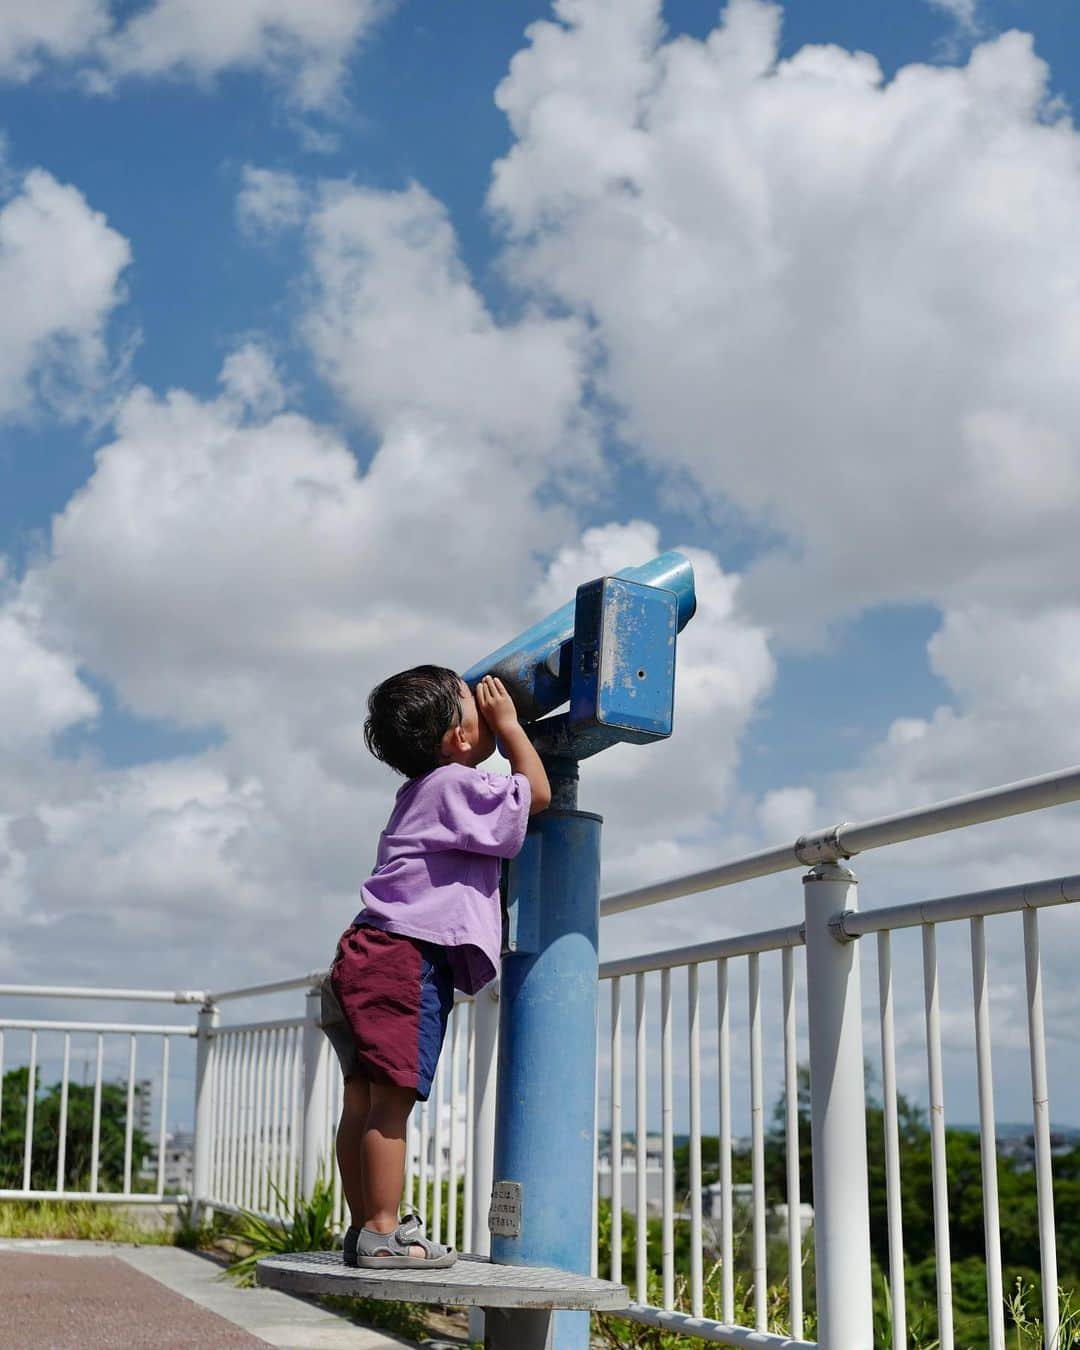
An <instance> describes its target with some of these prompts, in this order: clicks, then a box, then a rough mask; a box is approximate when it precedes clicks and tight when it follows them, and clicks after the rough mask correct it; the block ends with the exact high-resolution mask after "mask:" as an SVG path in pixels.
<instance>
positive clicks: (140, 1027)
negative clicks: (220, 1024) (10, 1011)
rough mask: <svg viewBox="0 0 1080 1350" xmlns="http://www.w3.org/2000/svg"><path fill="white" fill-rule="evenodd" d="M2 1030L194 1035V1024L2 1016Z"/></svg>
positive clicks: (0, 1021)
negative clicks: (58, 1020)
mask: <svg viewBox="0 0 1080 1350" xmlns="http://www.w3.org/2000/svg"><path fill="white" fill-rule="evenodd" d="M0 1031H69V1032H71V1033H72V1035H75V1034H77V1033H79V1032H88V1033H89V1034H90V1035H93V1034H94V1033H95V1032H99V1033H100V1034H101V1035H103V1036H128V1035H130V1036H194V1035H195V1034H196V1032H197V1028H196V1027H193V1026H182V1025H181V1026H153V1025H151V1024H150V1023H148V1022H39V1021H37V1020H35V1019H33V1018H30V1017H0Z"/></svg>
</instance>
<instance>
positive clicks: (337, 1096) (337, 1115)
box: [326, 1057, 348, 1228]
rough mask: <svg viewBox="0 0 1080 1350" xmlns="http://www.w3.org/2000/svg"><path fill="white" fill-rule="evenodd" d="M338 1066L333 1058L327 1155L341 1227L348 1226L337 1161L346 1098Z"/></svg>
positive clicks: (335, 1211) (343, 1081)
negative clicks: (339, 1124)
mask: <svg viewBox="0 0 1080 1350" xmlns="http://www.w3.org/2000/svg"><path fill="white" fill-rule="evenodd" d="M336 1068H337V1058H336V1057H335V1058H334V1059H332V1060H331V1062H330V1069H331V1077H330V1082H331V1083H332V1084H333V1086H332V1087H331V1089H330V1093H329V1096H330V1101H331V1104H332V1105H331V1111H330V1138H329V1139H328V1140H327V1155H326V1156H327V1157H328V1158H329V1159H330V1175H331V1176H332V1177H333V1178H334V1223H335V1224H336V1225H337V1226H338V1227H341V1228H347V1227H348V1224H346V1223H345V1222H344V1219H345V1188H344V1186H343V1185H342V1183H341V1169H340V1168H339V1167H338V1162H337V1125H338V1121H340V1119H341V1108H342V1106H343V1105H344V1098H345V1080H344V1079H343V1078H342V1076H341V1074H340V1073H337V1072H335V1070H336Z"/></svg>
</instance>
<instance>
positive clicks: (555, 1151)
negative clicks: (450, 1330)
mask: <svg viewBox="0 0 1080 1350" xmlns="http://www.w3.org/2000/svg"><path fill="white" fill-rule="evenodd" d="M547 768H548V776H549V778H550V780H551V785H552V805H551V808H550V809H549V810H547V811H545V812H543V813H542V814H541V815H539V816H536V817H535V818H534V819H533V820H532V821H531V822H530V825H529V833H528V836H527V838H526V841H525V846H524V848H523V849H522V851H521V853H520V854H519V855H518V857H517V858H516V859H515V861H514V862H513V863H512V864H511V869H510V876H509V886H508V908H509V913H510V946H511V949H512V950H511V953H510V955H509V956H507V957H506V958H505V959H504V961H503V968H502V994H501V1009H500V1017H501V1021H500V1047H499V1075H498V1096H497V1103H498V1104H497V1108H496V1110H497V1116H496V1128H495V1183H496V1193H498V1191H499V1183H500V1182H503V1183H507V1182H509V1183H516V1185H517V1186H520V1195H519V1198H520V1220H518V1216H517V1214H516V1213H515V1204H516V1200H515V1201H512V1202H511V1203H510V1204H509V1205H508V1206H507V1207H506V1209H507V1214H506V1218H505V1220H504V1231H501V1232H500V1231H495V1232H493V1234H492V1240H491V1258H492V1260H493V1261H497V1262H503V1263H505V1264H507V1265H546V1266H556V1267H558V1268H560V1269H562V1270H567V1271H571V1272H574V1273H576V1274H580V1275H588V1274H589V1273H590V1269H591V1262H592V1191H593V1167H594V1139H593V1133H594V1130H595V1121H594V1105H595V1103H594V1091H595V1082H596V999H597V969H598V959H597V941H598V929H599V904H600V827H601V823H602V821H601V817H599V816H597V815H593V814H591V813H589V812H586V811H578V810H577V809H576V808H577V765H576V764H575V763H573V762H572V761H569V760H563V759H559V760H554V759H552V760H549V761H548V762H547ZM509 1190H510V1193H511V1194H513V1195H514V1196H515V1197H516V1196H517V1195H518V1193H517V1192H515V1191H514V1190H513V1187H511V1188H509ZM515 1226H518V1227H519V1229H520V1231H519V1233H518V1234H517V1235H515V1234H514V1233H513V1231H512V1230H513V1228H514V1227H515ZM507 1230H509V1231H507ZM588 1343H589V1315H588V1313H582V1312H566V1311H560V1312H556V1313H553V1314H551V1315H550V1317H549V1315H548V1314H543V1313H541V1314H537V1313H534V1312H522V1313H510V1312H507V1313H506V1314H505V1315H502V1316H500V1317H499V1318H498V1319H497V1320H496V1319H490V1321H489V1334H488V1341H487V1344H488V1346H489V1347H492V1350H503V1347H509V1346H511V1345H512V1346H513V1348H514V1350H526V1347H528V1348H529V1350H532V1347H534V1346H535V1347H541V1346H543V1345H548V1346H550V1347H552V1350H587V1347H588Z"/></svg>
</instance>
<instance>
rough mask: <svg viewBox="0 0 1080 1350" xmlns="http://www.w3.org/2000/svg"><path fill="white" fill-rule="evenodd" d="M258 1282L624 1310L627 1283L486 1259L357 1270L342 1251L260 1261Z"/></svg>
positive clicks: (324, 1290)
mask: <svg viewBox="0 0 1080 1350" xmlns="http://www.w3.org/2000/svg"><path fill="white" fill-rule="evenodd" d="M256 1278H257V1280H258V1282H259V1284H261V1285H266V1286H268V1287H269V1288H271V1289H281V1290H283V1291H284V1292H285V1293H287V1294H344V1295H351V1296H352V1297H353V1298H386V1299H399V1300H401V1301H402V1302H406V1303H446V1304H449V1305H451V1306H453V1307H462V1308H577V1309H579V1310H588V1311H596V1312H611V1311H614V1310H615V1309H618V1308H625V1307H627V1306H628V1305H629V1303H630V1294H629V1291H628V1290H627V1289H626V1287H625V1285H621V1284H612V1283H611V1281H610V1280H594V1279H591V1278H590V1277H589V1276H587V1275H570V1274H568V1273H567V1272H566V1271H565V1270H555V1269H553V1268H552V1267H551V1266H505V1265H493V1264H492V1263H491V1262H490V1261H489V1260H488V1259H487V1258H486V1257H483V1256H465V1255H462V1256H459V1257H458V1259H457V1261H456V1262H455V1264H454V1265H452V1266H450V1267H448V1268H447V1269H446V1270H356V1269H353V1268H352V1267H350V1266H346V1265H345V1264H344V1263H343V1262H342V1260H341V1253H340V1252H290V1253H287V1254H285V1255H282V1256H268V1257H266V1258H264V1259H263V1260H262V1261H260V1262H259V1264H258V1267H257V1276H256Z"/></svg>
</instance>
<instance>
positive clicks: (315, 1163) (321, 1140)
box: [300, 989, 330, 1200]
mask: <svg viewBox="0 0 1080 1350" xmlns="http://www.w3.org/2000/svg"><path fill="white" fill-rule="evenodd" d="M321 1016H322V995H321V993H320V991H319V990H318V989H309V990H308V992H307V997H306V999H305V1001H304V1034H303V1040H302V1042H301V1047H300V1055H301V1058H302V1060H303V1066H304V1110H303V1122H304V1123H303V1131H304V1132H303V1137H302V1140H301V1146H300V1194H301V1196H303V1198H304V1199H305V1200H310V1199H311V1197H312V1196H313V1195H314V1194H315V1185H316V1183H317V1182H318V1180H319V1179H320V1178H321V1179H322V1180H323V1181H324V1182H325V1181H328V1180H329V1178H330V1160H329V1158H327V1157H326V1156H325V1152H326V1110H327V1100H326V1088H327V1083H326V1059H325V1054H324V1051H325V1048H326V1046H327V1040H326V1037H325V1036H324V1035H323V1032H322V1028H321V1027H320V1026H319V1019H320V1017H321Z"/></svg>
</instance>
